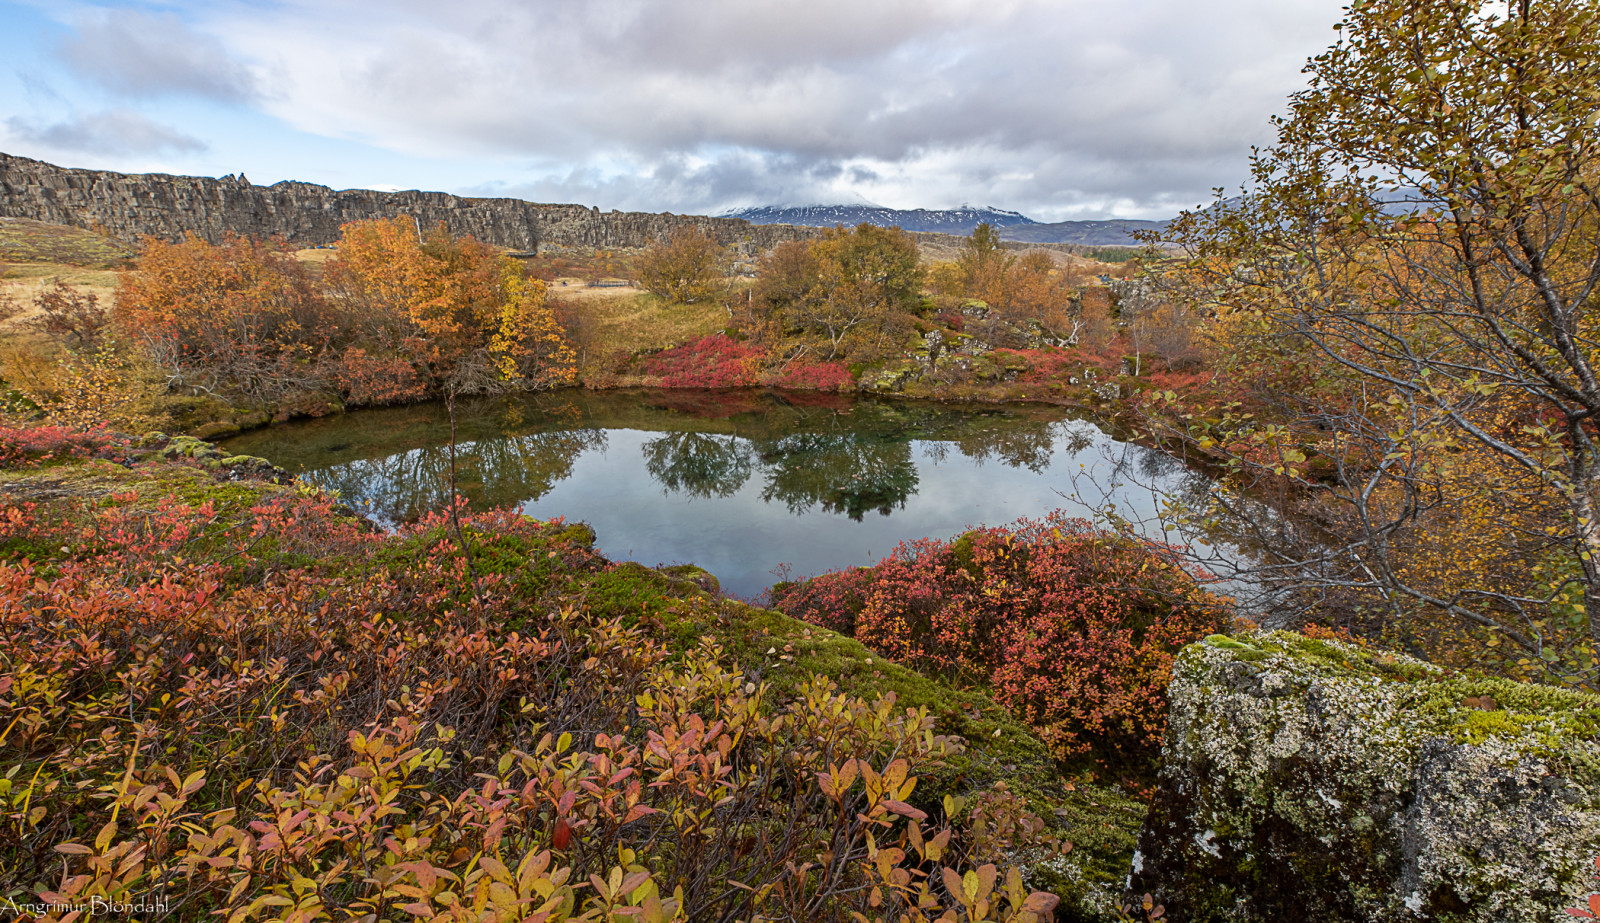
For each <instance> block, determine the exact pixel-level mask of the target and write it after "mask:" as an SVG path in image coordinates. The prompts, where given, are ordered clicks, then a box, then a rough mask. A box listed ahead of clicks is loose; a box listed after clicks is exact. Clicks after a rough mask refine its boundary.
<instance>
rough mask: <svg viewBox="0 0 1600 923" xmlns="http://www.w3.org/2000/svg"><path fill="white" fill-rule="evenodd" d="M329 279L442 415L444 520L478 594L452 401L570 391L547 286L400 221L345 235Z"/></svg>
mask: <svg viewBox="0 0 1600 923" xmlns="http://www.w3.org/2000/svg"><path fill="white" fill-rule="evenodd" d="M343 232H344V233H343V238H342V240H341V241H340V244H339V257H338V259H337V260H334V261H333V262H332V263H330V265H329V267H328V273H329V276H330V277H331V278H332V279H333V280H335V284H336V285H337V286H338V287H339V289H340V291H341V292H342V293H343V295H344V298H345V300H346V302H347V303H348V304H352V305H354V306H358V307H360V308H361V309H362V313H364V314H365V315H366V316H367V317H369V318H370V320H368V321H367V324H368V334H369V336H371V335H373V334H379V335H381V337H382V340H383V342H384V343H385V345H386V346H387V347H388V348H391V349H395V350H397V351H398V354H399V355H400V356H401V357H403V358H404V359H405V361H407V362H408V363H409V364H410V366H411V368H412V369H413V370H414V372H415V374H416V376H417V377H418V378H419V379H420V380H421V381H422V382H423V383H424V384H425V385H426V387H427V389H428V391H430V392H431V393H434V394H439V395H441V396H443V397H444V400H445V408H446V411H447V413H448V414H449V418H450V444H449V473H450V479H449V490H450V497H451V503H450V522H451V526H452V529H453V531H454V532H455V536H456V542H457V547H458V548H460V549H461V553H462V558H463V560H464V561H465V563H466V567H467V570H468V572H469V574H470V575H471V577H472V585H473V593H474V597H475V598H477V599H478V600H479V601H480V602H481V601H482V598H483V594H482V587H481V585H480V584H479V581H478V574H477V570H476V565H474V563H473V556H472V551H471V543H470V541H469V540H468V538H467V536H466V535H465V533H464V532H463V530H462V527H461V516H460V509H459V504H457V503H456V502H455V499H456V496H457V491H456V401H457V399H458V398H460V397H461V396H463V395H470V394H487V393H495V392H505V391H524V390H533V389H538V388H544V387H551V386H554V385H560V384H569V383H570V382H571V381H572V380H573V379H574V377H575V376H576V369H575V367H574V362H573V354H572V349H571V347H570V346H568V344H567V342H566V340H565V338H564V337H563V336H562V334H561V328H560V326H559V325H558V324H557V322H556V319H555V316H554V314H553V313H552V312H551V310H550V308H549V307H548V306H547V305H546V303H545V284H544V282H542V281H541V280H538V279H534V278H530V277H529V276H528V273H527V270H526V269H525V268H524V267H523V266H522V265H521V264H519V263H517V261H515V260H513V259H511V258H510V257H508V256H505V255H503V254H501V253H500V252H499V251H497V250H495V249H494V248H493V247H491V246H489V245H488V244H484V243H480V242H479V241H476V240H473V239H472V238H470V237H452V236H451V235H450V233H449V232H448V231H446V230H445V229H444V225H443V224H442V223H441V224H440V225H439V226H438V227H436V228H434V229H433V230H432V231H431V232H428V233H423V232H422V230H421V228H420V226H419V225H418V224H417V223H416V222H415V221H414V220H412V219H410V218H406V217H403V216H400V217H395V218H390V219H387V220H378V221H357V222H352V223H350V224H347V225H345V226H344V228H343Z"/></svg>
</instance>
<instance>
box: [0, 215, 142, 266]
mask: <svg viewBox="0 0 1600 923" xmlns="http://www.w3.org/2000/svg"><path fill="white" fill-rule="evenodd" d="M133 257H134V251H133V248H132V247H129V246H127V245H126V244H123V243H121V242H119V241H115V240H111V239H110V238H107V237H102V236H101V235H99V234H96V233H94V232H92V231H85V230H83V229H81V228H73V227H66V226H64V225H59V224H45V223H43V222H40V221H32V220H29V219H27V218H0V262H4V263H47V264H48V263H59V264H62V265H66V266H76V267H79V268H83V269H119V268H123V267H125V266H127V265H128V264H129V262H130V261H131V260H132V259H133Z"/></svg>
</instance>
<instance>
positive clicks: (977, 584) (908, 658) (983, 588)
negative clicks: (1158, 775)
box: [775, 514, 1228, 757]
mask: <svg viewBox="0 0 1600 923" xmlns="http://www.w3.org/2000/svg"><path fill="white" fill-rule="evenodd" d="M811 584H816V586H815V587H814V588H813V587H811V586H810V585H807V586H803V587H797V588H793V589H790V590H788V591H787V592H785V593H784V594H782V595H781V596H780V597H779V598H778V599H776V600H775V604H776V605H777V606H778V607H779V608H780V609H782V610H783V611H785V612H788V613H789V614H791V615H794V616H797V617H800V618H804V619H807V620H808V621H812V622H815V623H817V624H821V625H826V626H828V627H830V628H837V629H839V630H851V629H853V633H854V635H855V636H856V637H857V638H858V639H860V640H861V641H862V642H864V643H866V644H867V645H869V646H871V647H873V648H874V649H876V650H878V651H881V652H883V653H884V654H885V655H886V656H889V657H891V658H894V659H896V660H899V661H902V662H905V663H907V664H910V665H913V666H916V667H919V668H923V669H933V670H938V671H941V672H944V673H947V674H954V675H956V676H960V677H968V678H971V679H973V680H977V681H980V682H983V683H985V684H987V685H989V686H991V687H992V690H993V693H994V696H995V698H996V699H997V700H998V701H1000V702H1001V703H1002V704H1004V705H1006V706H1008V707H1010V708H1011V709H1013V710H1014V711H1016V712H1017V713H1018V714H1019V715H1021V716H1022V717H1024V718H1025V719H1026V720H1027V721H1028V722H1029V723H1030V724H1031V725H1032V726H1033V727H1034V728H1036V729H1037V730H1038V731H1039V733H1040V734H1041V735H1042V736H1043V738H1044V739H1045V740H1046V741H1047V742H1048V743H1049V744H1050V745H1051V747H1052V748H1053V749H1054V750H1055V752H1056V753H1057V754H1058V755H1060V756H1063V757H1066V756H1075V755H1080V754H1083V753H1085V752H1087V751H1088V750H1089V749H1090V747H1091V745H1098V746H1099V747H1101V748H1103V752H1105V751H1109V752H1112V753H1117V754H1121V755H1124V756H1134V757H1146V756H1153V755H1154V752H1155V751H1156V749H1157V748H1159V746H1160V744H1161V738H1162V735H1163V733H1165V730H1166V711H1167V709H1166V686H1167V682H1168V680H1169V679H1170V677H1171V669H1172V660H1173V657H1174V655H1175V654H1176V653H1177V652H1178V651H1179V650H1180V649H1182V648H1183V646H1184V645H1186V644H1188V643H1190V642H1191V641H1194V640H1196V639H1198V638H1200V637H1203V636H1205V635H1207V634H1210V633H1213V632H1218V631H1224V630H1226V629H1227V625H1228V620H1227V613H1226V611H1225V608H1224V606H1223V603H1222V600H1220V599H1218V598H1217V597H1214V596H1212V595H1211V594H1209V593H1207V592H1205V591H1204V590H1203V589H1201V587H1200V586H1199V585H1198V584H1197V583H1196V582H1195V580H1194V579H1193V578H1192V577H1191V576H1189V575H1188V574H1187V573H1185V572H1184V571H1183V570H1182V569H1181V568H1180V567H1178V565H1177V564H1176V563H1175V562H1174V561H1173V559H1172V558H1171V556H1170V555H1168V554H1166V553H1165V552H1164V551H1163V549H1161V548H1159V547H1154V546H1152V545H1150V544H1148V543H1145V542H1142V541H1139V540H1135V539H1132V538H1128V537H1125V536H1120V535H1114V534H1110V533H1106V532H1102V531H1099V530H1097V529H1095V528H1093V527H1092V526H1091V525H1090V524H1089V523H1087V522H1084V521H1082V520H1075V519H1068V518H1065V517H1063V516H1061V515H1060V514H1052V515H1051V516H1050V517H1049V518H1048V519H1046V520H1045V521H1043V522H1035V521H1031V520H1026V519H1024V520H1019V521H1018V522H1016V523H1015V524H1013V525H1011V526H1009V527H1003V528H981V529H975V530H973V531H971V532H968V533H966V534H965V535H963V536H961V537H960V538H958V539H957V540H955V541H953V542H944V541H939V540H936V539H923V540H920V541H916V542H911V543H908V544H902V545H901V546H900V547H899V548H897V549H896V550H895V552H894V554H893V555H891V556H890V557H888V558H886V559H884V560H883V561H882V562H880V563H879V564H878V565H877V566H876V567H874V568H872V569H871V570H870V571H858V572H854V573H847V574H829V575H825V576H824V577H821V578H817V579H816V580H813V581H811Z"/></svg>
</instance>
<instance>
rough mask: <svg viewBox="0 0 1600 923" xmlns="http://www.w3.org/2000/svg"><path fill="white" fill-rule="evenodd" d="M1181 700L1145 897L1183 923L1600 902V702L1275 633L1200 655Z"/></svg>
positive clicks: (1520, 920) (1183, 681) (1541, 912)
mask: <svg viewBox="0 0 1600 923" xmlns="http://www.w3.org/2000/svg"><path fill="white" fill-rule="evenodd" d="M1169 698H1170V701H1171V713H1170V721H1169V726H1168V727H1169V729H1168V738H1167V743H1166V748H1165V750H1164V752H1163V754H1162V761H1161V768H1160V776H1159V782H1158V785H1157V790H1156V796H1155V799H1154V802H1153V805H1152V809H1151V813H1150V815H1149V817H1148V818H1147V819H1146V823H1145V826H1144V828H1143V830H1142V831H1141V834H1140V842H1139V852H1138V854H1137V856H1136V859H1135V862H1134V866H1133V869H1132V874H1131V876H1130V878H1129V890H1128V896H1129V897H1130V898H1131V897H1134V896H1137V895H1142V894H1144V893H1150V894H1152V895H1154V897H1155V899H1156V900H1157V901H1159V902H1160V903H1163V904H1164V905H1165V906H1166V908H1167V913H1166V919H1168V920H1171V921H1173V923H1198V921H1219V923H1220V921H1224V920H1227V921H1245V923H1249V921H1263V923H1264V921H1275V920H1362V921H1369V920H1370V921H1375V923H1401V921H1420V920H1449V921H1454V923H1491V921H1495V923H1534V921H1539V923H1548V921H1552V920H1557V919H1568V917H1567V916H1566V915H1565V914H1563V913H1562V911H1563V909H1564V908H1567V907H1580V906H1585V899H1586V896H1587V894H1588V891H1589V887H1590V885H1591V884H1593V883H1594V878H1593V874H1592V873H1593V871H1594V860H1595V857H1596V856H1597V855H1600V740H1597V735H1600V697H1597V696H1594V695H1590V694H1587V693H1583V692H1578V691H1573V690H1566V689H1556V688H1552V687H1546V686H1538V685H1533V684H1522V683H1514V682H1510V681H1507V680H1500V679H1486V678H1481V677H1478V678H1473V677H1466V676H1462V675H1460V674H1447V673H1446V672H1445V671H1443V670H1441V669H1439V668H1438V667H1435V666H1433V665H1430V664H1426V663H1423V662H1421V661H1418V660H1414V659H1412V658H1409V657H1405V656H1403V655H1397V654H1388V653H1381V652H1376V651H1371V650H1368V649H1365V648H1361V647H1358V646H1355V645H1348V644H1341V643H1337V642H1332V641H1323V640H1314V639H1309V638H1305V637H1303V636H1301V635H1297V634H1294V633H1290V632H1275V633H1268V632H1257V633H1254V634H1251V635H1240V636H1235V637H1231V638H1230V637H1227V636H1213V637H1211V638H1208V639H1206V640H1205V641H1203V642H1201V643H1198V644H1194V645H1191V646H1190V647H1188V648H1186V649H1185V650H1184V652H1183V653H1182V654H1181V655H1180V656H1179V658H1178V661H1177V663H1176V664H1175V666H1174V673H1173V681H1172V685H1171V688H1170V690H1169ZM1491 704H1492V705H1495V706H1498V707H1495V708H1490V707H1489V705H1491Z"/></svg>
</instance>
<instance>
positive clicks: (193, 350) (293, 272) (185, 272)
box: [115, 235, 339, 404]
mask: <svg viewBox="0 0 1600 923" xmlns="http://www.w3.org/2000/svg"><path fill="white" fill-rule="evenodd" d="M115 314H116V320H117V322H118V324H119V325H120V326H121V328H122V329H123V330H124V331H125V332H126V333H127V334H128V336H129V337H130V339H132V340H133V341H134V342H135V343H136V344H138V345H139V346H141V347H143V349H144V350H145V352H147V353H148V354H149V356H150V358H151V359H152V360H153V361H154V362H155V364H156V366H157V367H158V368H160V369H161V370H162V371H163V372H165V373H166V375H167V379H168V384H169V386H171V387H180V388H190V389H195V390H201V391H208V392H212V393H224V392H225V393H230V394H236V395H239V396H242V397H244V398H245V399H247V400H250V401H254V402H256V403H262V404H266V403H274V402H276V401H278V400H280V399H282V398H283V397H284V396H285V395H287V394H289V393H291V392H294V391H299V390H306V389H314V388H316V387H318V386H319V385H320V371H319V369H318V368H317V364H316V362H315V361H314V360H315V359H316V358H317V357H318V356H319V355H320V354H321V353H323V352H324V351H325V350H326V349H327V348H328V347H329V346H330V345H332V344H333V343H334V342H336V340H337V339H338V334H339V331H338V326H339V325H338V324H336V323H333V322H332V321H333V318H332V317H331V315H330V312H329V308H328V305H327V302H326V301H325V300H324V299H323V298H322V297H321V296H320V295H319V293H318V292H317V291H316V288H315V286H314V285H313V283H312V280H311V277H310V275H309V273H307V272H306V270H305V267H304V266H302V265H301V264H300V263H299V262H297V261H296V260H295V259H294V258H293V257H292V256H291V255H289V253H288V252H286V250H285V248H284V246H283V244H282V242H281V241H272V242H269V241H263V240H256V239H251V238H245V237H235V236H232V235H229V236H228V238H227V239H226V240H224V241H223V243H221V244H215V245H214V244H210V243H207V242H206V241H203V240H201V239H199V238H197V237H189V238H188V239H186V240H184V241H183V242H182V243H177V244H173V243H167V242H165V241H161V240H156V239H155V238H147V239H146V240H145V244H144V250H143V254H142V256H141V257H140V261H139V272H136V273H128V274H125V275H124V276H123V277H122V278H121V280H120V281H119V283H118V286H117V296H116V308H115Z"/></svg>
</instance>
